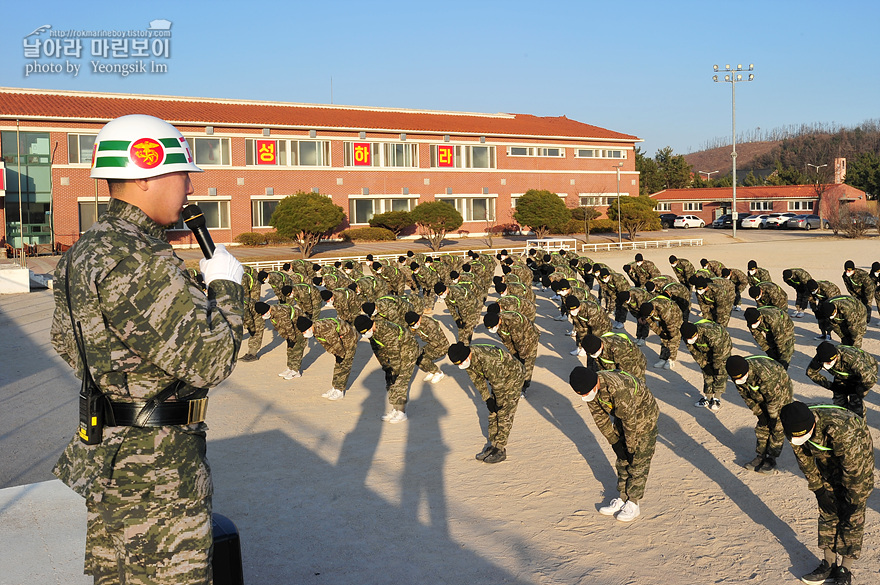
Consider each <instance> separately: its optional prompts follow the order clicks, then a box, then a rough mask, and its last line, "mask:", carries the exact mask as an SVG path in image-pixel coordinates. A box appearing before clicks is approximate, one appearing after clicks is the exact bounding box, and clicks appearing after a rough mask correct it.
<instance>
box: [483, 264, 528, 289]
mask: <svg viewBox="0 0 880 585" xmlns="http://www.w3.org/2000/svg"><path fill="white" fill-rule="evenodd" d="M504 263H505V265H507V266H509V267H510V271H511V272H513V273H514V274H516V275H517V276H519V280H520V282H522V283H523V284H524V285H526V286H529V284H530V283H531V282H532V281H533V280H534V274H532V269H531V268H529V267H528V266H527V265H526V264H525V262H522V261H518V260H514V259H513V258H508V259H507V260H505V262H504ZM493 274H494V272H493Z"/></svg>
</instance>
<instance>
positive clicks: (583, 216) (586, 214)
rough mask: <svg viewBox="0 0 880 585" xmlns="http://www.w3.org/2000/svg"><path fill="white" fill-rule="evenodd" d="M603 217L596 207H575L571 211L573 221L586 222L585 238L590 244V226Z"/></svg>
mask: <svg viewBox="0 0 880 585" xmlns="http://www.w3.org/2000/svg"><path fill="white" fill-rule="evenodd" d="M601 215H602V214H601V213H599V211H597V210H596V208H595V207H575V208H574V209H572V210H571V218H572V219H574V220H577V221H582V222H584V236H585V238H586V240H585V241H586V242H587V243H588V244H589V243H590V224H591V223H592V222H593V220H594V219H598V218H599V217H600V216H601Z"/></svg>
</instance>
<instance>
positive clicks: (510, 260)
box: [504, 256, 513, 266]
mask: <svg viewBox="0 0 880 585" xmlns="http://www.w3.org/2000/svg"><path fill="white" fill-rule="evenodd" d="M504 263H505V264H507V265H508V266H513V258H511V257H510V256H508V257H507V258H505V259H504Z"/></svg>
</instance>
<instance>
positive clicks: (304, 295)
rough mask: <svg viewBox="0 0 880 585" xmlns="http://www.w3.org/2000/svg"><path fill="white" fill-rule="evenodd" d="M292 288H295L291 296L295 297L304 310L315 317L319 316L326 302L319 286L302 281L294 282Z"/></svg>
mask: <svg viewBox="0 0 880 585" xmlns="http://www.w3.org/2000/svg"><path fill="white" fill-rule="evenodd" d="M291 288H292V289H293V290H292V291H291V293H290V298H292V299H295V300H296V303H297V304H298V305H299V306H300V307H302V310H303V311H305V312H306V313H309V314H311V315H312V316H313V317H317V316H318V313H320V312H321V306H322V305H323V304H324V301H323V299H321V291H320V290H318V287H316V286H314V285H311V284H307V283H302V284H294V285H293V286H292V287H291Z"/></svg>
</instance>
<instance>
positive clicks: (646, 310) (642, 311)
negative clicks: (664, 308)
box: [639, 301, 654, 317]
mask: <svg viewBox="0 0 880 585" xmlns="http://www.w3.org/2000/svg"><path fill="white" fill-rule="evenodd" d="M653 312H654V303H652V302H651V301H648V302H647V303H642V306H641V307H639V316H640V317H647V316H648V315H650V314H651V313H653Z"/></svg>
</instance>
